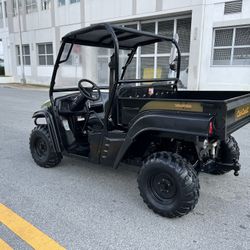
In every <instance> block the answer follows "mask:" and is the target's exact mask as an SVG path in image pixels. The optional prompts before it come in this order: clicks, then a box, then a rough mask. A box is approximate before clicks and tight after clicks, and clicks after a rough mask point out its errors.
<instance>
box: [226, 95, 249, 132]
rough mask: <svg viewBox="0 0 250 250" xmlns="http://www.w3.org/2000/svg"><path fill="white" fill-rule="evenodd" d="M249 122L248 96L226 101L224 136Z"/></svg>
mask: <svg viewBox="0 0 250 250" xmlns="http://www.w3.org/2000/svg"><path fill="white" fill-rule="evenodd" d="M249 122H250V94H245V95H242V96H238V97H236V98H232V99H229V100H227V101H226V131H225V132H226V135H229V134H231V133H233V132H234V131H236V130H238V129H239V128H241V127H243V126H244V125H246V124H247V123H249Z"/></svg>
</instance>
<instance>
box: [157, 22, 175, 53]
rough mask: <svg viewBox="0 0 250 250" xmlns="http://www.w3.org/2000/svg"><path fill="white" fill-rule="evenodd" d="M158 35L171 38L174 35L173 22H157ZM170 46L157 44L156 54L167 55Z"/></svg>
mask: <svg viewBox="0 0 250 250" xmlns="http://www.w3.org/2000/svg"><path fill="white" fill-rule="evenodd" d="M158 34H159V35H163V36H166V37H169V38H172V37H173V35H174V20H167V21H161V22H158ZM171 46H172V44H171V43H166V42H161V43H158V48H157V53H158V54H160V53H169V51H170V49H171Z"/></svg>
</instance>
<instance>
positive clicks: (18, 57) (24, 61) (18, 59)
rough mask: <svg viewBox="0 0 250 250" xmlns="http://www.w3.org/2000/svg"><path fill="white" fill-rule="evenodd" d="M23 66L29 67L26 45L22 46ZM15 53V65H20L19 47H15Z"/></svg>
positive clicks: (28, 53) (28, 47) (28, 49)
mask: <svg viewBox="0 0 250 250" xmlns="http://www.w3.org/2000/svg"><path fill="white" fill-rule="evenodd" d="M22 52H23V64H24V65H30V46H29V45H28V44H25V45H23V50H22ZM16 53H17V65H21V53H20V46H19V45H16Z"/></svg>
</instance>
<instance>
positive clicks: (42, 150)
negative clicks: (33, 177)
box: [30, 125, 62, 168]
mask: <svg viewBox="0 0 250 250" xmlns="http://www.w3.org/2000/svg"><path fill="white" fill-rule="evenodd" d="M30 152H31V155H32V157H33V159H34V161H35V162H36V163H37V164H38V165H39V166H41V167H44V168H52V167H55V166H56V165H58V164H59V163H60V162H61V159H62V158H61V157H60V156H58V155H57V153H56V152H54V149H53V144H52V141H51V138H50V135H49V131H48V127H47V126H46V125H39V126H37V127H35V128H34V129H33V130H32V132H31V135H30Z"/></svg>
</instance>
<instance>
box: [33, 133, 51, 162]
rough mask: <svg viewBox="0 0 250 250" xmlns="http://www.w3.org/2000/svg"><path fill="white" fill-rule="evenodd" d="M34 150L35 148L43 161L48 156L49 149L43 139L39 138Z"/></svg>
mask: <svg viewBox="0 0 250 250" xmlns="http://www.w3.org/2000/svg"><path fill="white" fill-rule="evenodd" d="M34 148H35V151H36V154H37V156H38V157H39V158H40V159H43V158H44V157H46V156H47V154H48V147H47V144H46V142H45V140H44V139H43V138H38V139H37V140H36V141H35V147H34Z"/></svg>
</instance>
